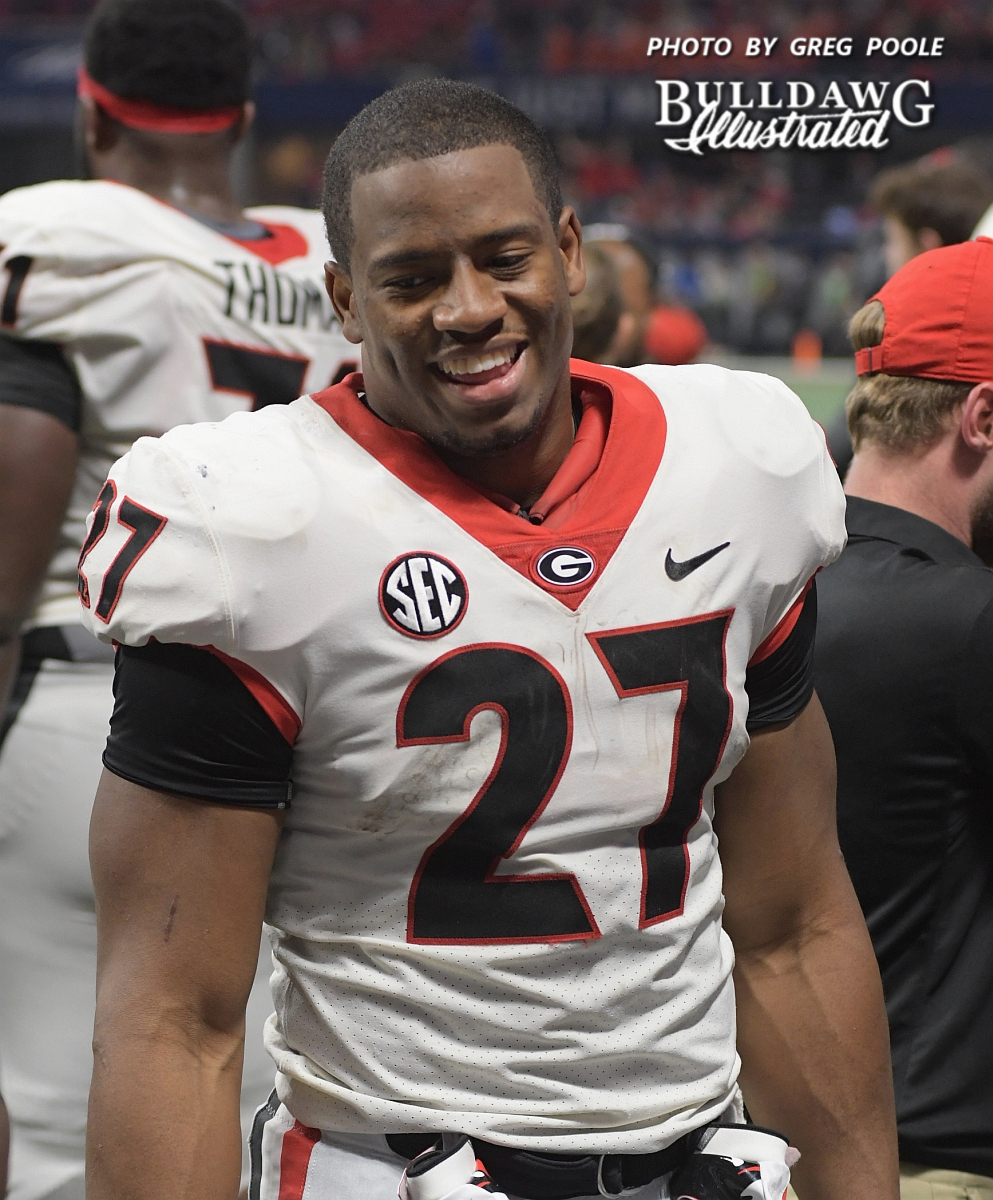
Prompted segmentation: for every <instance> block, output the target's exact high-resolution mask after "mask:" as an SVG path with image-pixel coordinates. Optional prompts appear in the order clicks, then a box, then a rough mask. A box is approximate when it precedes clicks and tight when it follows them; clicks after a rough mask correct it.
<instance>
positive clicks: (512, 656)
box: [80, 81, 897, 1200]
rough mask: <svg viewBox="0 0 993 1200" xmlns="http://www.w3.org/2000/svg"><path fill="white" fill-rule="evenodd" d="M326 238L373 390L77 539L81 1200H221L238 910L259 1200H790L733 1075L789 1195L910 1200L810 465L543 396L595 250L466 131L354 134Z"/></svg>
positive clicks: (535, 150)
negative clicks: (90, 1067) (86, 801)
mask: <svg viewBox="0 0 993 1200" xmlns="http://www.w3.org/2000/svg"><path fill="white" fill-rule="evenodd" d="M325 211H326V216H327V220H328V228H329V238H330V241H331V245H332V248H333V250H334V252H335V255H336V257H337V259H338V265H335V264H331V265H329V288H330V292H331V295H332V299H333V301H334V304H335V308H336V311H337V312H338V313H339V314H340V315H341V318H342V321H343V327H344V331H345V334H346V336H347V337H348V338H349V339H350V340H351V341H352V342H353V343H355V344H356V345H359V344H361V346H362V352H363V370H364V374H362V375H359V374H354V375H352V376H350V377H349V378H348V379H346V380H345V381H343V382H342V383H341V384H339V385H337V386H335V387H331V388H329V389H326V390H324V391H321V392H316V393H314V394H312V395H310V396H304V397H302V398H301V399H300V400H298V401H297V402H296V403H294V404H291V405H290V406H289V407H285V408H278V409H277V408H275V407H271V408H269V409H266V410H265V411H264V412H261V413H253V414H238V415H235V416H233V417H231V418H229V419H228V420H226V421H224V422H221V423H217V424H210V425H200V426H188V427H185V428H182V429H176V430H173V431H172V432H171V433H169V434H167V435H166V436H164V437H163V438H161V439H159V440H158V441H151V440H147V439H143V440H140V441H139V442H137V443H136V444H135V446H134V448H133V449H132V451H131V452H130V454H129V455H127V456H126V457H125V458H123V459H122V460H121V461H120V462H119V463H117V464H116V466H115V467H114V469H113V471H112V472H111V476H110V479H109V481H108V483H107V484H106V486H105V488H104V490H103V492H102V493H101V498H100V501H99V503H98V505H97V507H96V510H95V513H94V516H93V519H92V522H91V525H90V530H89V535H88V537H87V540H86V545H85V552H84V556H83V560H82V562H81V567H80V587H81V595H82V596H83V604H84V606H85V608H84V611H85V614H86V621H87V624H88V626H89V628H90V629H91V630H92V631H93V632H94V633H95V634H97V636H98V637H99V638H101V639H102V640H104V641H109V640H116V641H117V642H118V643H120V650H119V652H118V663H117V682H116V689H117V705H116V708H115V713H114V717H113V720H112V727H111V728H112V731H111V736H110V739H109V741H108V745H107V750H106V752H105V757H104V762H105V765H106V768H107V770H106V772H105V774H104V777H103V779H102V782H101V785H100V791H99V793H98V797H97V801H96V806H95V810H94V818H93V825H92V830H91V836H92V861H93V867H94V879H95V885H96V890H97V895H98V900H99V906H100V916H99V922H100V938H101V959H102V966H101V972H100V978H99V983H98V1000H97V1021H96V1034H95V1044H96V1048H97V1050H96V1067H95V1073H94V1082H93V1089H92V1092H91V1124H90V1146H91V1152H90V1160H89V1173H88V1193H87V1194H88V1197H89V1200H111V1198H117V1197H124V1196H127V1197H129V1198H135V1200H138V1198H140V1200H153V1198H155V1200H159V1198H162V1200H165V1197H170V1198H171V1197H175V1196H177V1195H179V1196H183V1197H184V1198H186V1200H194V1198H196V1200H208V1198H211V1200H213V1198H214V1197H218V1196H229V1195H231V1194H232V1193H233V1189H234V1186H235V1182H236V1177H237V1170H236V1168H237V1145H236V1134H237V1122H236V1120H235V1108H236V1094H237V1087H236V1072H235V1071H233V1070H232V1069H231V1064H232V1063H233V1062H235V1061H236V1060H237V1057H238V1054H239V1047H240V1039H241V1027H240V1023H241V1013H242V1007H243V1004H244V999H245V996H246V994H247V991H248V986H249V982H250V980H251V975H252V968H253V963H254V945H255V939H256V937H257V934H258V928H259V922H260V921H261V919H262V917H263V912H264V913H265V919H266V922H267V924H268V927H269V931H270V934H271V936H272V939H273V946H274V957H275V960H276V964H277V965H276V973H275V975H274V981H273V991H274V999H275V1004H276V1013H275V1015H274V1017H273V1018H272V1019H271V1020H270V1022H269V1024H268V1026H267V1033H266V1037H267V1045H268V1047H269V1049H270V1051H271V1053H272V1055H273V1057H274V1059H275V1061H276V1064H277V1067H278V1075H277V1087H276V1092H275V1093H274V1095H273V1097H272V1099H271V1101H270V1103H269V1104H268V1105H267V1106H266V1107H265V1108H263V1109H262V1110H261V1111H260V1113H259V1116H258V1118H257V1121H256V1128H255V1131H254V1134H253V1185H252V1186H253V1191H252V1195H253V1196H257V1197H258V1198H259V1200H291V1198H293V1200H393V1198H394V1197H395V1196H396V1195H397V1191H398V1189H400V1192H401V1195H402V1196H404V1197H406V1198H407V1200H426V1198H429V1197H430V1198H432V1200H441V1198H442V1197H444V1196H450V1197H451V1198H452V1200H472V1198H473V1197H478V1198H479V1200H483V1198H484V1189H487V1188H491V1189H498V1190H499V1191H500V1192H502V1193H504V1194H505V1195H509V1196H518V1197H525V1198H527V1200H542V1198H546V1197H547V1198H550V1197H560V1198H564V1197H569V1196H597V1195H613V1194H620V1193H622V1192H623V1193H624V1194H625V1195H629V1196H634V1197H639V1198H640V1200H649V1197H651V1198H653V1200H662V1198H664V1197H666V1196H670V1195H671V1196H672V1197H673V1200H675V1198H676V1197H679V1196H683V1197H688V1196H693V1197H697V1198H699V1200H718V1197H736V1196H744V1195H747V1196H756V1197H764V1198H765V1200H780V1197H781V1196H782V1194H783V1192H784V1189H785V1186H786V1180H787V1178H788V1170H787V1165H788V1163H789V1162H790V1161H791V1159H792V1157H793V1156H792V1155H790V1153H789V1151H788V1149H787V1141H786V1140H785V1139H781V1138H779V1137H778V1136H777V1135H776V1134H774V1133H770V1132H768V1131H762V1130H760V1129H757V1128H756V1127H755V1126H753V1125H750V1124H748V1123H747V1122H745V1121H744V1119H743V1110H742V1104H741V1092H739V1086H738V1085H739V1066H740V1083H741V1088H742V1089H743V1092H744V1097H745V1100H746V1102H747V1105H748V1108H749V1110H750V1114H751V1117H752V1118H753V1119H754V1120H756V1121H760V1122H762V1124H763V1125H766V1126H769V1127H772V1128H775V1129H781V1130H784V1131H785V1132H786V1133H787V1134H789V1136H790V1137H791V1138H792V1140H793V1142H794V1144H795V1146H797V1147H799V1149H800V1150H801V1151H802V1153H803V1158H802V1160H801V1163H800V1167H799V1171H800V1174H799V1176H798V1183H799V1186H800V1188H801V1190H802V1194H803V1196H804V1200H827V1198H828V1197H832V1198H833V1200H837V1197H840V1196H844V1197H846V1200H894V1198H895V1197H896V1195H897V1177H896V1153H895V1134H894V1122H893V1102H892V1095H891V1085H890V1073H889V1066H888V1060H887V1045H886V1024H885V1015H884V1012H883V1008H882V1002H881V993H880V987H879V979H878V975H877V972H876V967H875V962H874V959H873V956H872V950H871V946H870V944H869V940H868V936H867V934H866V930H865V926H864V923H863V921H862V917H861V913H860V911H859V908H858V904H857V903H856V901H855V898H854V895H853V893H852V890H851V886H850V883H849V881H848V878H847V875H846V873H845V870H844V865H843V863H842V862H841V859H840V856H839V854H838V849H837V843H836V840H835V834H834V816H833V765H832V754H831V744H830V738H829V736H828V733H827V730H826V726H825V723H824V720H823V716H822V714H821V711H820V708H819V706H818V704H817V702H816V700H814V699H812V698H811V696H812V687H811V679H810V654H811V646H812V636H813V628H814V621H815V592H814V590H813V587H812V585H811V580H812V577H813V576H814V574H815V573H816V572H817V570H818V569H819V568H820V567H821V566H822V565H823V564H824V563H826V562H830V561H831V560H832V559H834V558H835V557H836V556H837V554H838V553H839V551H840V548H841V545H842V543H843V540H844V525H843V514H844V498H843V496H842V494H841V490H840V487H839V485H838V482H837V477H836V473H835V472H834V469H833V467H832V465H831V462H830V460H829V458H828V456H827V454H826V450H825V446H824V439H823V435H822V434H821V432H820V430H819V429H818V428H817V426H816V425H815V424H814V423H813V422H812V421H811V420H810V419H809V417H808V416H807V414H806V412H805V410H804V409H803V406H802V405H801V403H800V402H799V400H797V398H796V397H795V396H793V395H792V393H790V392H789V391H788V390H787V389H786V388H785V387H784V386H783V385H782V384H781V383H779V382H777V381H775V380H772V379H768V378H766V377H763V376H759V375H753V374H747V373H733V372H728V371H724V370H722V369H719V368H717V367H684V368H665V367H642V368H639V369H636V370H633V371H622V370H617V369H614V368H608V367H594V366H591V365H590V364H586V363H582V362H574V363H573V364H572V369H571V373H570V364H569V347H570V345H571V326H570V309H569V295H570V293H575V292H577V291H578V290H579V289H580V288H581V287H582V284H583V267H582V254H581V246H580V240H581V235H580V230H579V226H578V223H577V221H576V217H575V214H574V213H573V211H572V210H571V209H569V208H564V207H563V206H562V203H561V199H560V196H559V193H558V184H557V179H556V174H555V166H554V159H553V157H552V154H551V151H550V149H549V147H548V144H547V142H546V141H545V139H544V137H543V135H542V134H541V133H540V132H539V131H538V130H537V128H536V127H535V126H534V125H533V124H532V123H531V122H530V120H528V118H526V117H525V116H524V115H523V114H522V113H521V112H519V110H517V109H515V108H514V107H513V106H512V105H510V104H508V103H507V102H506V101H503V100H501V99H499V98H498V97H495V96H493V95H492V94H491V93H488V92H485V91H482V90H481V89H478V88H474V87H471V86H469V85H464V84H457V83H451V82H447V81H430V82H424V83H417V84H412V85H408V86H405V87H402V88H399V89H397V90H395V91H394V92H391V93H388V94H387V95H386V96H384V97H382V98H380V99H379V100H377V101H375V102H374V103H373V104H371V105H370V106H369V107H368V108H367V109H365V110H364V111H363V113H362V114H360V115H359V116H358V117H356V118H355V119H354V120H353V122H352V123H351V124H350V125H349V126H348V127H347V129H346V130H345V132H344V133H343V134H342V135H341V137H340V138H339V140H338V141H337V143H336V144H335V146H334V148H333V150H332V153H331V156H330V159H329V163H328V168H327V173H326V195H325ZM718 834H719V835H720V847H721V855H720V858H718V856H717V835H718ZM267 890H268V899H267V898H266V897H267ZM725 898H726V901H725ZM725 904H726V907H725ZM722 913H723V917H722ZM735 958H737V962H736V965H735ZM732 970H734V975H735V980H736V985H737V986H736V987H735V986H734V985H733V984H732ZM736 1000H737V1004H736ZM736 1008H737V1026H736ZM736 1033H737V1048H738V1051H739V1052H740V1055H741V1061H740V1064H739V1059H738V1055H737V1054H736ZM467 1138H469V1139H471V1141H467V1140H466V1139H467ZM432 1147H433V1148H432ZM411 1159H413V1162H410V1165H409V1166H408V1162H409V1161H410V1160H411ZM479 1164H482V1165H479ZM487 1172H488V1173H489V1176H490V1177H491V1179H492V1183H488V1182H487V1178H486V1173H487Z"/></svg>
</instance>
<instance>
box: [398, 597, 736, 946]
mask: <svg viewBox="0 0 993 1200" xmlns="http://www.w3.org/2000/svg"><path fill="white" fill-rule="evenodd" d="M731 616H732V611H731V610H726V611H723V612H717V613H710V614H706V615H704V616H700V617H694V618H690V619H689V620H685V621H671V622H665V623H662V624H658V625H646V626H637V627H633V628H628V629H616V630H606V631H604V632H602V633H596V634H590V635H588V637H589V641H590V643H591V645H592V647H593V650H594V651H595V653H596V655H597V658H598V659H599V660H600V662H601V664H602V665H603V667H604V669H605V670H606V672H607V675H608V676H609V678H610V681H611V683H612V684H613V686H614V689H615V691H616V692H617V695H618V697H619V698H620V699H621V700H622V701H623V700H624V699H626V698H627V697H630V696H642V695H646V694H648V693H651V692H667V691H676V692H679V693H680V700H679V706H678V710H677V713H676V719H675V727H674V730H673V739H672V740H673V750H672V761H671V766H670V771H669V779H668V787H667V791H666V796H665V800H664V803H663V805H662V810H661V813H660V815H659V816H658V817H657V818H656V820H654V821H653V822H651V823H650V824H648V825H645V826H644V827H643V828H642V829H641V830H640V831H639V837H638V840H639V845H640V849H641V862H642V888H641V911H640V913H639V926H640V927H641V928H645V927H646V926H649V925H654V924H657V923H658V922H660V921H665V920H668V919H669V918H671V917H674V916H677V915H678V914H679V913H681V912H682V910H683V904H684V902H685V899H686V889H687V886H688V883H689V870H690V863H689V852H688V849H687V845H686V840H687V836H688V834H689V832H690V830H691V829H692V828H693V826H694V825H695V824H696V822H697V821H698V820H699V819H700V814H701V811H702V807H703V793H704V789H705V788H706V786H707V783H708V782H709V780H710V779H711V777H712V776H713V775H714V773H715V771H716V770H717V767H718V764H719V763H720V761H721V756H722V755H723V753H724V747H725V744H726V743H727V738H728V734H729V732H730V729H731V714H732V705H731V697H730V694H729V693H728V690H727V683H726V673H727V668H726V657H725V642H726V638H727V631H728V626H729V624H730V621H731ZM483 709H490V710H492V711H493V712H495V713H497V715H498V716H499V718H500V722H501V725H502V736H501V740H500V748H499V750H498V752H497V757H496V762H495V763H494V765H493V767H492V769H491V771H490V773H489V776H488V778H487V779H486V780H485V781H484V783H483V785H482V787H481V788H480V789H479V791H478V792H477V793H476V795H475V797H474V798H473V800H472V803H471V804H470V805H469V807H468V808H467V809H466V810H465V812H463V813H462V814H461V815H460V816H459V817H458V818H457V819H456V820H455V821H454V822H453V823H452V824H451V825H450V826H449V827H448V828H447V829H446V830H445V832H444V833H443V834H442V835H441V837H439V838H438V839H437V840H436V841H435V842H434V843H432V845H430V846H429V847H428V848H427V850H425V852H424V854H423V856H422V858H421V862H420V865H419V866H418V869H417V872H416V874H415V876H414V880H413V883H412V884H411V888H410V895H409V899H408V915H407V940H408V941H410V942H416V943H428V944H448V945H453V944H454V945H459V944H462V945H479V944H487V943H507V942H560V941H574V940H584V939H591V938H597V937H599V936H600V931H599V929H598V928H597V924H596V920H595V919H594V916H593V913H592V911H591V909H590V906H589V904H588V903H587V901H586V897H585V896H584V895H583V892H582V889H581V888H580V886H579V881H578V880H577V879H576V877H575V876H574V875H571V874H567V873H544V874H534V875H498V874H497V873H496V872H497V868H498V867H499V866H500V864H501V862H503V861H504V860H506V859H508V858H509V857H510V856H511V855H512V854H514V853H515V851H516V850H517V849H518V847H519V846H520V844H521V842H522V841H523V839H524V836H525V834H526V833H527V831H528V830H529V829H530V828H531V827H532V826H533V825H534V823H535V822H536V821H537V820H538V819H539V817H540V816H541V813H542V811H543V810H544V808H545V806H546V805H547V804H548V801H549V800H550V799H551V797H552V794H553V792H554V791H555V788H556V787H557V785H558V782H559V779H560V778H561V776H562V772H563V771H564V770H565V766H566V762H567V761H568V757H569V751H570V748H571V743H572V702H571V699H570V697H569V693H568V689H567V688H566V685H565V682H564V680H563V679H562V677H561V676H560V675H559V674H558V672H557V671H556V670H555V668H554V667H552V666H551V664H550V663H548V662H546V661H545V660H544V659H542V658H541V657H540V656H539V655H537V654H535V653H534V652H532V651H530V650H526V649H524V648H523V647H520V646H507V645H477V646H466V647H464V648H463V649H461V650H455V651H452V652H451V653H449V654H446V655H443V656H442V657H441V658H439V659H437V660H436V661H435V662H433V663H432V664H431V665H430V666H429V667H427V668H425V670H423V671H422V672H421V673H420V674H419V675H418V676H417V677H416V678H415V679H414V680H413V682H412V683H411V685H410V687H408V689H407V692H406V694H405V695H404V697H403V700H402V701H401V703H400V709H399V711H398V713H397V745H398V747H401V748H402V747H406V746H415V745H426V744H431V743H442V742H467V741H468V740H469V731H470V725H471V723H472V720H473V718H474V717H475V716H476V714H477V713H479V712H480V711H482V710H483Z"/></svg>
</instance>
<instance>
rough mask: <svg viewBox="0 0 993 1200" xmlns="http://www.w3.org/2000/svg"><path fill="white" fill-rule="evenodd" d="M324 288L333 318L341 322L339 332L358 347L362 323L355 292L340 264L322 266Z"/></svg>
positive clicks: (360, 339)
mask: <svg viewBox="0 0 993 1200" xmlns="http://www.w3.org/2000/svg"><path fill="white" fill-rule="evenodd" d="M324 286H325V287H326V288H327V290H328V295H329V296H330V297H331V304H332V307H333V308H334V311H335V316H336V317H337V318H338V320H339V321H340V322H341V331H342V333H343V334H344V335H345V337H346V338H348V340H349V341H350V342H354V343H355V345H358V344H359V342H361V341H362V340H363V337H362V323H361V322H360V320H359V313H358V307H357V305H356V303H355V291H354V289H353V288H352V281H351V279H350V278H349V275H348V272H347V271H346V270H345V268H344V267H343V266H341V264H340V263H336V262H326V263H325V264H324Z"/></svg>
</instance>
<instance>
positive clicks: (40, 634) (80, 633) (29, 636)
mask: <svg viewBox="0 0 993 1200" xmlns="http://www.w3.org/2000/svg"><path fill="white" fill-rule="evenodd" d="M45 658H56V659H59V660H60V661H62V662H82V663H112V662H113V661H114V647H113V646H108V645H107V644H106V643H105V642H101V641H99V640H98V639H97V638H95V637H94V636H93V634H92V633H90V631H89V630H88V629H84V628H83V626H82V625H42V626H40V627H39V628H38V629H29V630H28V632H27V633H25V634H24V635H23V636H22V637H21V664H22V666H23V665H24V664H25V663H29V662H31V663H38V662H41V661H42V659H45Z"/></svg>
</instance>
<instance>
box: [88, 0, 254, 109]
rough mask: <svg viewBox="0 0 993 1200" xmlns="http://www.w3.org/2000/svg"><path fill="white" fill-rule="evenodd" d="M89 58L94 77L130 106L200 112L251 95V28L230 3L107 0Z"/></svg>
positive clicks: (91, 28) (99, 9) (97, 17)
mask: <svg viewBox="0 0 993 1200" xmlns="http://www.w3.org/2000/svg"><path fill="white" fill-rule="evenodd" d="M85 58H86V70H87V72H88V74H89V75H90V77H91V78H92V79H95V80H96V82H97V83H99V84H101V85H102V86H103V87H105V88H107V90H108V91H110V92H113V93H114V94H115V95H116V96H121V97H122V98H123V99H125V100H150V101H152V102H153V103H155V104H164V105H169V106H171V107H174V108H188V109H191V110H195V109H206V108H227V107H228V106H230V105H235V104H244V103H245V101H246V100H247V99H248V97H249V94H250V75H251V65H252V47H251V39H250V37H249V33H248V26H247V25H246V23H245V18H244V17H243V16H242V14H241V13H240V12H239V11H238V9H237V8H235V6H234V5H233V4H231V3H228V0H101V2H100V3H99V4H98V5H97V6H96V8H95V9H94V10H93V14H92V16H91V17H90V20H89V24H88V26H87V31H86V51H85Z"/></svg>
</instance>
